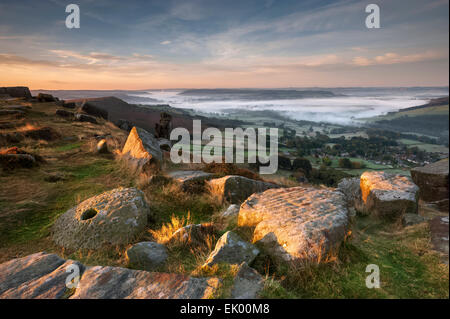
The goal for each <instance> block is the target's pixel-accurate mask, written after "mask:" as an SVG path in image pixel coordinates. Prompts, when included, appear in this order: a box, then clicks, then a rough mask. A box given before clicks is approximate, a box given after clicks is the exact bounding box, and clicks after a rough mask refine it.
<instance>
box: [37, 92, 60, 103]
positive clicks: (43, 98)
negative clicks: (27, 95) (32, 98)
mask: <svg viewBox="0 0 450 319" xmlns="http://www.w3.org/2000/svg"><path fill="white" fill-rule="evenodd" d="M37 100H38V102H55V101H57V100H56V98H55V97H54V96H53V95H51V94H47V93H39V94H38V95H37Z"/></svg>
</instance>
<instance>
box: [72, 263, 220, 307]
mask: <svg viewBox="0 0 450 319" xmlns="http://www.w3.org/2000/svg"><path fill="white" fill-rule="evenodd" d="M219 284H220V281H219V279H217V278H193V277H187V276H184V275H179V274H166V273H156V272H147V271H142V270H131V269H126V268H119V267H101V266H96V267H90V268H88V269H86V271H85V272H84V274H83V276H82V277H81V281H80V283H79V288H78V289H77V290H76V291H75V294H74V295H73V296H72V297H71V299H203V298H209V297H211V296H212V295H213V294H214V293H215V292H216V290H217V288H218V286H219Z"/></svg>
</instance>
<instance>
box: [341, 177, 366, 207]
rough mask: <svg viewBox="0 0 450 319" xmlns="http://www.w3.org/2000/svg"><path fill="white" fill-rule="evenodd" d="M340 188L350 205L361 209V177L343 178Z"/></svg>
mask: <svg viewBox="0 0 450 319" xmlns="http://www.w3.org/2000/svg"><path fill="white" fill-rule="evenodd" d="M338 189H339V190H340V191H341V192H342V193H343V194H344V196H345V200H346V201H347V204H348V206H349V207H354V208H355V209H357V210H358V209H361V207H362V204H363V203H362V194H361V186H360V178H359V177H353V178H343V179H342V180H341V181H340V182H339V184H338Z"/></svg>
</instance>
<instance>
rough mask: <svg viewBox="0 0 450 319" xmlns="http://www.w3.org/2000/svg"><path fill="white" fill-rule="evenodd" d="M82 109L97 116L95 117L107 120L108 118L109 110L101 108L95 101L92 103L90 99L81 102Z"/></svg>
mask: <svg viewBox="0 0 450 319" xmlns="http://www.w3.org/2000/svg"><path fill="white" fill-rule="evenodd" d="M80 109H81V111H83V112H85V113H86V114H89V115H92V116H95V117H101V118H103V119H105V120H107V119H108V111H106V110H104V109H102V108H99V107H98V106H96V105H94V104H93V103H90V102H89V101H84V102H83V103H82V104H81V108H80Z"/></svg>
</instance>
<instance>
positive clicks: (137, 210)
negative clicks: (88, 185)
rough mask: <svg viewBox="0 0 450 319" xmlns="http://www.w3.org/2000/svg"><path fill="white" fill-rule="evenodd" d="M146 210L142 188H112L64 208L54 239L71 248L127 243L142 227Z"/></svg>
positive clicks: (146, 213) (144, 222) (148, 211)
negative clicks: (73, 205)
mask: <svg viewBox="0 0 450 319" xmlns="http://www.w3.org/2000/svg"><path fill="white" fill-rule="evenodd" d="M149 213H150V210H149V207H148V204H147V202H146V201H145V199H144V194H143V193H142V191H140V190H137V189H135V188H117V189H113V190H111V191H108V192H105V193H103V194H100V195H97V196H94V197H91V198H89V199H87V200H85V201H83V202H82V203H80V204H79V205H77V206H75V207H73V208H71V209H69V210H68V211H67V212H65V213H64V214H63V215H62V216H61V217H59V218H58V220H57V221H56V222H55V224H54V232H53V239H54V241H55V242H56V243H57V244H58V245H60V246H63V247H65V248H73V249H78V248H88V249H96V248H99V247H100V246H102V245H104V244H124V243H129V242H130V241H131V240H132V239H133V238H134V237H135V236H136V235H137V234H139V233H141V232H142V231H143V230H144V228H145V226H146V224H147V218H148V215H149Z"/></svg>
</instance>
